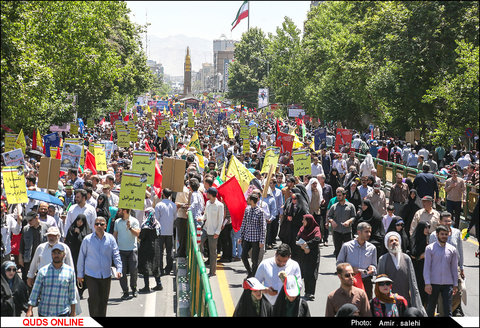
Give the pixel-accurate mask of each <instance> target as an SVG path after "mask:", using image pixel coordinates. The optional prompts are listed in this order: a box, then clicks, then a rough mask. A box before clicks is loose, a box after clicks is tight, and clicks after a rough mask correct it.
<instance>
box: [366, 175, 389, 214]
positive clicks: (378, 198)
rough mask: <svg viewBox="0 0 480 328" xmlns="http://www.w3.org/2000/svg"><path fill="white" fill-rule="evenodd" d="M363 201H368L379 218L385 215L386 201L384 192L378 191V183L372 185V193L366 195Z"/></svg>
mask: <svg viewBox="0 0 480 328" xmlns="http://www.w3.org/2000/svg"><path fill="white" fill-rule="evenodd" d="M365 199H368V200H370V202H371V203H372V207H373V208H374V209H376V210H377V212H378V213H379V214H380V215H381V216H384V215H385V214H387V200H386V198H385V192H384V191H383V190H381V189H380V184H379V183H378V182H375V184H374V185H373V192H370V193H369V194H367V196H366V197H365Z"/></svg>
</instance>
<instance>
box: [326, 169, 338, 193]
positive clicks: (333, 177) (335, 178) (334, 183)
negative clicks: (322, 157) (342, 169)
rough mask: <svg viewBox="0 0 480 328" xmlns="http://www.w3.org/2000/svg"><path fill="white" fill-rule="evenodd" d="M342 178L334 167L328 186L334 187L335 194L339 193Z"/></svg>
mask: <svg viewBox="0 0 480 328" xmlns="http://www.w3.org/2000/svg"><path fill="white" fill-rule="evenodd" d="M333 171H335V172H337V174H336V175H334V174H332V172H333ZM339 179H340V177H339V174H338V169H337V168H335V167H333V168H332V170H331V171H330V176H329V179H328V184H329V185H330V186H332V190H333V193H334V194H335V191H337V188H338V187H340V180H339Z"/></svg>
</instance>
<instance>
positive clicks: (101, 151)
mask: <svg viewBox="0 0 480 328" xmlns="http://www.w3.org/2000/svg"><path fill="white" fill-rule="evenodd" d="M104 147H105V146H104V145H103V144H94V145H93V156H95V165H96V169H97V171H106V170H107V156H106V155H105V148H104Z"/></svg>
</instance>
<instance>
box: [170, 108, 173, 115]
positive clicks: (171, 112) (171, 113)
mask: <svg viewBox="0 0 480 328" xmlns="http://www.w3.org/2000/svg"><path fill="white" fill-rule="evenodd" d="M170 116H171V117H173V111H172V108H170Z"/></svg>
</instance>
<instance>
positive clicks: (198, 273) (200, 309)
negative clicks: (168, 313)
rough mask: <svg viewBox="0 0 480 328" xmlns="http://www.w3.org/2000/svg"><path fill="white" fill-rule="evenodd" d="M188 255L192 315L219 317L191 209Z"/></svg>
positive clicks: (189, 214) (189, 213)
mask: <svg viewBox="0 0 480 328" xmlns="http://www.w3.org/2000/svg"><path fill="white" fill-rule="evenodd" d="M187 257H188V259H187V263H188V281H189V285H190V315H191V316H192V317H217V316H218V315H217V307H216V305H215V301H214V300H213V296H212V289H211V287H210V282H209V280H208V274H207V273H206V268H205V264H204V263H203V257H202V254H201V253H200V249H199V247H198V244H197V229H196V227H195V222H194V220H193V216H192V213H191V212H190V211H189V212H188V233H187Z"/></svg>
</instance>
